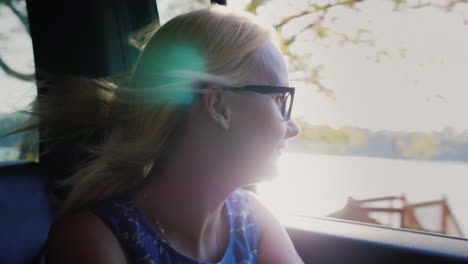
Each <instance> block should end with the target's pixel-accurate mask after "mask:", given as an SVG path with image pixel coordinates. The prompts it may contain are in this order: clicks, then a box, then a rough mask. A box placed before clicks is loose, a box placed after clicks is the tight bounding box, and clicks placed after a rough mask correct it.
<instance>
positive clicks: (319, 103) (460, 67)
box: [0, 0, 468, 236]
mask: <svg viewBox="0 0 468 264" xmlns="http://www.w3.org/2000/svg"><path fill="white" fill-rule="evenodd" d="M179 2H180V3H179ZM208 2H209V1H188V0H181V1H169V0H163V1H158V9H159V13H160V18H161V23H165V22H166V21H167V20H169V19H170V18H171V17H173V16H175V15H177V14H180V13H183V12H185V11H189V10H192V9H196V8H202V7H206V6H208V4H209V3H208ZM1 3H2V2H1V1H0V25H2V26H1V27H0V57H1V58H2V59H4V60H5V61H6V62H8V64H9V65H10V66H11V68H13V69H14V70H16V71H19V72H22V73H30V72H32V71H33V68H34V67H33V59H32V50H31V42H30V38H29V36H28V34H27V33H26V31H25V30H24V26H23V25H22V24H21V23H20V21H19V20H18V19H17V18H16V17H15V16H14V14H13V13H12V12H11V11H10V10H9V9H8V7H6V6H4V5H2V4H1ZM228 5H229V6H231V7H232V8H236V9H240V10H248V11H250V12H254V13H256V14H257V15H258V16H260V17H261V18H262V19H264V20H265V21H267V22H268V23H270V24H272V25H274V26H275V27H276V28H277V30H278V32H279V34H280V36H281V39H282V41H283V42H282V46H281V49H282V51H283V52H284V53H285V56H286V58H287V60H288V63H289V68H290V78H291V86H295V87H296V88H297V96H296V99H295V105H294V109H293V117H294V118H295V120H296V121H297V122H298V123H299V124H300V125H301V127H302V131H303V132H302V134H301V135H300V136H299V137H298V138H296V139H294V140H291V141H290V142H289V149H288V152H286V153H285V154H284V155H283V157H282V158H281V159H280V160H279V164H278V167H279V177H278V178H277V179H276V180H274V181H272V182H268V183H264V184H260V185H259V186H258V192H259V194H260V197H261V198H262V200H264V201H265V203H267V204H268V205H269V206H270V207H271V208H272V209H273V210H276V211H277V212H279V213H288V214H299V215H306V216H328V215H331V216H333V217H338V218H344V219H351V220H353V219H354V220H359V221H364V222H368V223H379V224H385V225H389V226H393V227H402V226H403V227H405V228H413V229H420V230H425V231H432V232H439V233H445V234H449V235H454V236H465V235H466V232H468V210H467V208H466V206H465V201H468V192H467V186H468V163H467V162H468V119H467V118H466V114H465V113H467V112H468V111H467V110H468V109H467V108H468V107H467V106H468V104H467V103H466V101H467V99H468V74H466V72H467V69H468V3H464V1H455V0H438V1H419V0H418V1H411V0H408V1H401V0H362V1H344V0H343V1H326V0H323V1H307V0H295V1H292V0H291V1H286V0H264V1H252V0H231V1H229V0H228ZM0 85H1V87H2V88H1V89H0V112H2V113H4V114H3V115H6V114H5V113H11V112H13V111H14V110H17V109H21V108H22V107H24V106H25V105H26V104H27V103H28V102H29V101H30V100H31V98H32V97H33V96H34V94H35V92H34V87H33V85H32V84H31V83H30V82H26V81H22V80H19V79H18V78H15V77H13V76H11V74H10V75H9V74H6V73H5V72H2V71H1V70H0ZM0 150H2V152H1V151H0V152H1V153H3V155H4V157H2V158H1V159H2V160H8V159H14V158H15V155H16V156H18V155H19V154H18V151H17V148H16V147H15V145H13V146H12V145H8V146H2V148H1V149H0ZM8 151H9V152H8ZM12 151H13V152H12ZM15 151H16V152H15ZM8 153H9V154H8ZM16 158H17V157H16ZM381 197H387V198H388V197H393V198H392V199H384V200H382V201H379V202H378V203H374V204H372V206H370V207H373V208H387V209H388V208H400V209H402V208H405V210H406V211H405V215H406V216H405V217H406V218H405V217H403V218H404V219H403V220H402V218H401V215H399V214H397V213H385V212H384V213H382V212H380V213H375V212H371V213H369V214H362V212H361V211H359V208H364V207H367V206H368V205H367V204H365V203H364V201H361V202H362V203H361V202H359V200H362V199H373V198H381ZM395 197H396V198H395ZM356 200H358V202H356ZM351 205H354V206H355V207H353V208H354V209H352V208H351V207H350V206H351ZM356 205H358V206H357V209H356ZM421 205H423V206H421ZM345 207H346V208H345ZM343 208H344V209H343ZM408 215H411V216H414V217H415V218H416V219H417V220H418V222H417V223H416V222H414V221H413V222H411V221H409V220H408V219H407V218H408ZM444 219H445V220H444ZM444 222H447V225H446V226H445V227H443V225H444ZM456 222H458V225H459V227H460V229H461V230H457V228H456V226H457V224H455V223H456Z"/></svg>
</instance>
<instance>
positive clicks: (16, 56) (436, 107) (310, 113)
mask: <svg viewBox="0 0 468 264" xmlns="http://www.w3.org/2000/svg"><path fill="white" fill-rule="evenodd" d="M247 2H248V0H236V1H230V2H229V5H230V6H231V7H232V8H238V9H242V8H243V7H244V6H245V4H246V3H247ZM311 2H312V1H306V0H302V1H297V0H296V1H285V0H271V1H268V2H267V4H266V5H265V6H264V7H262V8H259V10H258V15H259V16H260V17H261V18H262V19H264V20H266V21H267V22H269V23H277V22H278V21H279V20H280V19H281V18H282V17H284V16H287V15H291V14H296V13H298V12H301V11H303V10H306V9H308V8H311V4H310V3H311ZM319 2H320V1H314V3H319ZM322 2H326V1H322ZM441 2H443V1H441ZM356 7H357V9H358V10H359V11H356V10H353V9H350V8H345V7H335V8H333V9H331V10H330V12H329V13H328V14H327V16H326V18H325V21H324V26H326V27H329V28H330V31H332V32H340V33H345V34H348V35H353V34H355V33H356V31H357V30H359V29H365V30H367V31H369V32H371V33H370V34H367V35H366V37H367V38H370V39H372V40H373V41H374V44H373V45H368V44H359V45H355V44H338V41H336V37H330V38H327V39H324V40H314V34H313V33H312V32H304V33H303V34H302V36H301V38H300V41H298V42H297V43H296V44H295V45H294V46H293V48H292V50H293V51H294V52H296V53H298V54H307V55H310V59H308V60H307V64H309V65H310V66H319V65H322V70H321V72H320V75H321V79H320V80H321V82H322V83H323V84H324V85H325V86H326V87H327V88H329V89H331V90H333V91H334V93H335V96H336V100H333V99H331V98H330V97H327V96H325V95H324V94H320V93H317V92H316V91H315V89H316V87H314V86H313V85H310V84H305V83H301V82H298V81H292V82H291V85H292V86H295V87H296V88H297V90H298V91H297V97H296V101H295V105H294V115H295V116H303V117H304V118H305V119H306V120H307V121H309V122H311V123H313V124H326V125H331V126H333V127H341V126H358V127H363V128H370V129H374V130H381V129H390V130H417V131H433V130H441V129H443V128H444V127H446V126H451V127H453V128H454V129H455V130H456V131H464V130H468V119H467V118H465V115H466V113H467V112H468V111H467V110H468V104H467V99H468V74H467V69H468V25H465V24H464V23H463V14H464V15H465V18H466V19H468V4H463V5H459V7H458V8H457V10H454V11H453V12H445V11H442V10H440V9H437V8H432V7H426V8H421V9H417V10H405V11H399V12H394V11H393V4H392V3H390V1H385V0H373V1H364V2H363V3H360V4H358V5H356ZM160 11H161V12H164V9H160ZM162 17H164V16H163V15H162ZM315 19H316V17H314V16H308V17H305V18H303V19H302V20H299V21H297V22H295V23H291V24H290V25H288V27H285V30H284V32H283V34H285V35H288V34H293V33H295V31H297V30H299V29H300V28H301V25H304V24H306V23H310V22H312V21H314V20H315ZM163 22H164V21H163ZM0 24H1V25H2V26H1V27H0V36H1V34H3V35H8V36H14V37H13V38H12V39H10V40H9V41H4V40H2V41H1V42H0V54H1V55H3V56H6V58H7V59H8V61H9V62H10V63H11V64H12V66H14V67H15V68H17V69H22V70H25V71H28V70H32V50H31V43H30V40H29V39H28V37H27V35H26V34H24V33H23V34H12V31H13V30H15V29H16V30H18V29H20V30H21V27H20V26H19V23H18V21H16V20H15V19H14V18H13V17H12V16H11V14H8V13H7V12H6V10H5V9H3V10H1V9H0ZM20 33H21V32H20ZM378 54H380V55H378ZM376 55H378V56H380V57H379V62H377V61H376V58H377V57H376ZM292 77H293V76H292ZM0 87H1V89H0V112H8V111H12V109H17V108H21V107H24V105H25V104H27V102H28V101H30V100H31V98H32V97H33V96H34V94H35V93H34V86H33V85H32V84H30V83H23V82H20V81H17V80H14V79H12V78H9V77H8V76H5V74H3V73H0Z"/></svg>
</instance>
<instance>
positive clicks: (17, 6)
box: [0, 0, 35, 81]
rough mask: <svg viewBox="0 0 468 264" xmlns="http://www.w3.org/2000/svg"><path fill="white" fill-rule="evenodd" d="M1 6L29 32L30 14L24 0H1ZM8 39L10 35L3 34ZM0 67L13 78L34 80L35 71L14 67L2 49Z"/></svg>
mask: <svg viewBox="0 0 468 264" xmlns="http://www.w3.org/2000/svg"><path fill="white" fill-rule="evenodd" d="M0 6H2V7H6V8H7V9H8V10H9V11H11V13H12V14H13V15H14V16H15V18H16V19H18V20H19V21H20V22H21V25H22V26H23V27H24V29H25V32H26V33H27V34H29V36H30V31H29V23H28V16H27V11H26V3H25V1H24V0H0ZM3 37H4V38H6V39H8V36H3ZM0 69H2V70H3V71H4V72H5V73H6V74H8V75H9V76H11V77H13V78H17V79H19V80H23V81H34V80H35V77H34V73H24V72H20V71H17V70H15V69H13V68H12V67H11V66H10V65H9V64H8V63H7V62H6V60H5V58H4V57H3V56H2V54H1V51H0Z"/></svg>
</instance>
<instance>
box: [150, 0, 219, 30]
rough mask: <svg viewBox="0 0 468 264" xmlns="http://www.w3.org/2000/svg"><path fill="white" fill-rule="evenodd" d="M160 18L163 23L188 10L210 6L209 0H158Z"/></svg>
mask: <svg viewBox="0 0 468 264" xmlns="http://www.w3.org/2000/svg"><path fill="white" fill-rule="evenodd" d="M157 5H158V12H159V20H160V23H161V25H163V24H164V23H166V22H167V21H168V20H170V19H171V18H173V17H175V16H177V15H180V14H183V13H185V12H188V11H192V10H196V9H200V8H206V7H208V6H210V1H209V0H180V1H171V0H157Z"/></svg>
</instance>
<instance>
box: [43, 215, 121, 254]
mask: <svg viewBox="0 0 468 264" xmlns="http://www.w3.org/2000/svg"><path fill="white" fill-rule="evenodd" d="M46 261H47V263H127V260H126V257H125V254H124V253H123V250H122V248H121V246H120V244H119V241H118V240H117V238H116V237H115V235H114V234H113V233H112V231H111V230H110V229H109V228H108V227H107V226H106V224H105V223H104V222H103V221H102V220H101V219H100V218H99V217H98V216H96V215H95V214H93V213H91V212H90V211H88V210H80V211H78V212H76V213H73V214H69V215H66V216H63V217H61V218H60V219H58V220H57V221H56V222H55V223H54V224H53V225H52V228H51V230H50V232H49V239H48V243H47V248H46Z"/></svg>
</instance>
